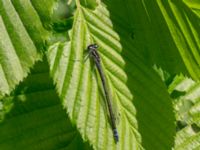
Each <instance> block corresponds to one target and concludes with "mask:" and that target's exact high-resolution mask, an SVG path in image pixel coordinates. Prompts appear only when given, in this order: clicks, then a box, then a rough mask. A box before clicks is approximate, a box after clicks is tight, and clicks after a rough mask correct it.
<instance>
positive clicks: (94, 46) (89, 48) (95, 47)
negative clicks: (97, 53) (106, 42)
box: [87, 44, 99, 50]
mask: <svg viewBox="0 0 200 150" xmlns="http://www.w3.org/2000/svg"><path fill="white" fill-rule="evenodd" d="M98 47H99V46H98V45H97V44H90V45H89V46H88V47H87V49H88V50H92V49H97V48H98Z"/></svg>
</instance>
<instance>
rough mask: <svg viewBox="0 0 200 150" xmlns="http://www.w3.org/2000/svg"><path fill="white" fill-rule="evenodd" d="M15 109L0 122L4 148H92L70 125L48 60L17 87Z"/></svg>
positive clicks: (38, 65)
mask: <svg viewBox="0 0 200 150" xmlns="http://www.w3.org/2000/svg"><path fill="white" fill-rule="evenodd" d="M4 100H5V101H8V100H9V101H12V102H13V103H14V105H12V106H11V107H12V111H11V112H9V113H7V114H6V117H5V119H4V121H3V122H2V123H0V149H1V150H14V149H15V150H44V149H47V150H55V149H63V150H72V149H73V150H80V149H81V150H90V149H91V147H90V146H89V144H88V143H83V142H82V139H81V136H80V135H79V133H78V132H77V130H76V129H75V128H74V127H72V126H71V123H70V121H69V118H68V117H67V115H66V112H65V110H64V109H63V106H62V105H61V104H60V100H59V98H58V96H57V94H56V92H55V89H54V86H53V84H52V80H51V79H50V78H49V71H48V65H47V63H45V62H43V63H38V64H37V65H36V67H35V68H34V70H32V73H31V74H30V75H29V77H28V78H27V79H26V80H25V81H24V82H22V83H21V84H20V85H19V86H18V88H17V89H16V90H15V92H14V94H13V96H10V97H5V98H4Z"/></svg>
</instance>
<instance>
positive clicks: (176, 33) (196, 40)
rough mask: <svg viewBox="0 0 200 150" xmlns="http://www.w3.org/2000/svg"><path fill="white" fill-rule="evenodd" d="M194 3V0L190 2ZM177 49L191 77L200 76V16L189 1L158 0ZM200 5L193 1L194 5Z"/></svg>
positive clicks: (196, 77)
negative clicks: (163, 0)
mask: <svg viewBox="0 0 200 150" xmlns="http://www.w3.org/2000/svg"><path fill="white" fill-rule="evenodd" d="M190 4H192V2H190ZM158 5H159V8H160V10H161V12H162V14H163V16H164V18H165V21H166V23H167V25H168V28H169V31H170V33H171V35H172V38H173V40H174V43H175V44H176V47H177V50H178V51H179V54H180V56H181V58H182V60H183V62H184V65H185V66H186V68H187V70H188V72H189V73H190V75H191V77H193V78H194V79H199V78H200V67H199V66H200V54H199V52H200V36H199V33H200V16H198V15H196V14H195V13H194V11H193V10H192V9H191V8H190V5H188V4H187V1H165V2H162V1H158ZM199 5H200V3H199V2H195V1H194V2H193V7H195V6H196V7H197V9H199V8H198V6H199Z"/></svg>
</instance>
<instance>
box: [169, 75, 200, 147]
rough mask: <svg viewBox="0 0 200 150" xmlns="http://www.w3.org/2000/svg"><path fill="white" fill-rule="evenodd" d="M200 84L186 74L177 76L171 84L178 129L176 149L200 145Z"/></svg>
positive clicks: (170, 88)
mask: <svg viewBox="0 0 200 150" xmlns="http://www.w3.org/2000/svg"><path fill="white" fill-rule="evenodd" d="M199 91H200V84H199V83H196V82H194V81H193V80H191V79H189V78H186V77H184V76H182V75H181V76H177V77H176V78H175V79H174V81H173V82H172V83H171V84H170V86H169V92H170V93H171V95H172V97H174V107H175V110H176V118H177V122H178V124H177V129H178V130H179V131H178V132H177V135H176V145H175V150H190V149H199V147H200V142H199V141H200V115H199V114H200V92H199Z"/></svg>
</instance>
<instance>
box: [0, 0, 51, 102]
mask: <svg viewBox="0 0 200 150" xmlns="http://www.w3.org/2000/svg"><path fill="white" fill-rule="evenodd" d="M0 33H1V35H0V98H1V97H2V96H3V95H5V94H9V93H10V91H11V90H12V89H13V88H14V87H15V85H16V84H18V83H19V82H20V81H21V80H22V79H23V78H24V77H26V76H27V74H28V72H29V70H30V67H32V66H33V64H34V63H35V62H36V61H37V60H39V59H41V50H42V49H43V48H44V40H45V39H46V38H47V35H48V34H47V32H46V31H45V30H44V28H43V26H42V24H41V22H40V18H39V16H38V14H37V12H36V11H35V9H34V7H33V6H32V3H31V1H29V0H28V1H27V0H17V1H14V0H13V1H11V0H1V1H0Z"/></svg>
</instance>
